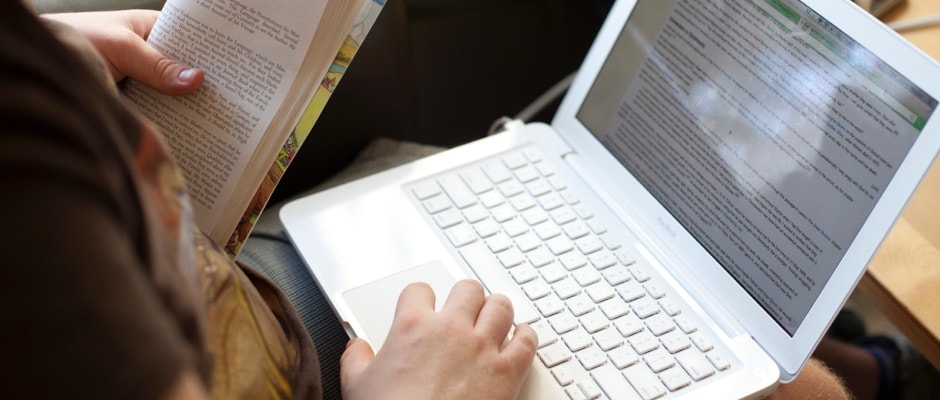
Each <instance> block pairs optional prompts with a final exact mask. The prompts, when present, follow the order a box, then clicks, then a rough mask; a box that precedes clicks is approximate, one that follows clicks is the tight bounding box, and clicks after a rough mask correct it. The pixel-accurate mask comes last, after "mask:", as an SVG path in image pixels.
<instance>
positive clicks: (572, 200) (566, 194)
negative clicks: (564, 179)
mask: <svg viewBox="0 0 940 400" xmlns="http://www.w3.org/2000/svg"><path fill="white" fill-rule="evenodd" d="M558 195H559V196H561V198H562V199H563V200H565V203H568V204H570V205H575V204H578V203H579V202H581V199H580V198H578V195H576V194H574V192H573V191H571V190H567V189H565V190H559V191H558ZM574 212H575V213H577V214H578V216H579V217H581V218H584V217H583V216H581V213H579V212H578V209H577V208H575V210H574ZM588 218H590V217H588Z"/></svg>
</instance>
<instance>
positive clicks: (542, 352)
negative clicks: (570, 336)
mask: <svg viewBox="0 0 940 400" xmlns="http://www.w3.org/2000/svg"><path fill="white" fill-rule="evenodd" d="M536 354H538V356H539V360H542V364H544V365H545V366H546V367H548V368H551V367H554V366H556V365H558V364H561V363H563V362H565V361H568V360H570V359H571V352H569V351H568V348H566V347H565V345H564V344H562V343H561V342H557V343H552V344H550V345H548V346H545V347H543V348H541V349H539V350H538V351H537V352H536Z"/></svg>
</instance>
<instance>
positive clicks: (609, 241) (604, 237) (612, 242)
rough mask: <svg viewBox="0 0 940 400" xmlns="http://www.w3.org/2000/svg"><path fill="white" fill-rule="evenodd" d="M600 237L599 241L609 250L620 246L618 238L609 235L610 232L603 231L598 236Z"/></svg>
mask: <svg viewBox="0 0 940 400" xmlns="http://www.w3.org/2000/svg"><path fill="white" fill-rule="evenodd" d="M598 237H600V238H601V242H603V243H604V246H606V247H607V249H609V250H617V249H619V248H620V240H619V239H617V238H616V237H614V235H611V234H610V233H604V234H601V235H600V236H598Z"/></svg>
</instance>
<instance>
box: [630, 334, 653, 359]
mask: <svg viewBox="0 0 940 400" xmlns="http://www.w3.org/2000/svg"><path fill="white" fill-rule="evenodd" d="M627 343H629V344H630V346H631V347H633V350H635V351H636V352H637V354H640V355H642V354H646V353H649V352H651V351H653V350H656V349H658V348H659V339H656V337H655V336H652V335H650V334H648V333H646V332H641V333H639V334H636V335H633V336H631V337H629V338H628V339H627Z"/></svg>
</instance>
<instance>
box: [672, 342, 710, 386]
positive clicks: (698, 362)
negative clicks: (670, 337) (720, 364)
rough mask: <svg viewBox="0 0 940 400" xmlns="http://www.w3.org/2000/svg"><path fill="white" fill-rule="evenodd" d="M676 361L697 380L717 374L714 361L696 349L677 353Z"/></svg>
mask: <svg viewBox="0 0 940 400" xmlns="http://www.w3.org/2000/svg"><path fill="white" fill-rule="evenodd" d="M676 361H677V362H678V363H679V365H681V366H682V369H684V370H685V372H687V373H688V374H689V376H690V377H691V378H692V379H693V380H695V381H700V380H702V379H705V378H708V377H710V376H712V375H714V374H715V368H714V367H713V366H712V363H711V362H710V361H708V360H707V359H705V357H704V356H702V354H701V353H699V352H697V351H695V350H690V351H683V352H682V353H679V354H678V355H676Z"/></svg>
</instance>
